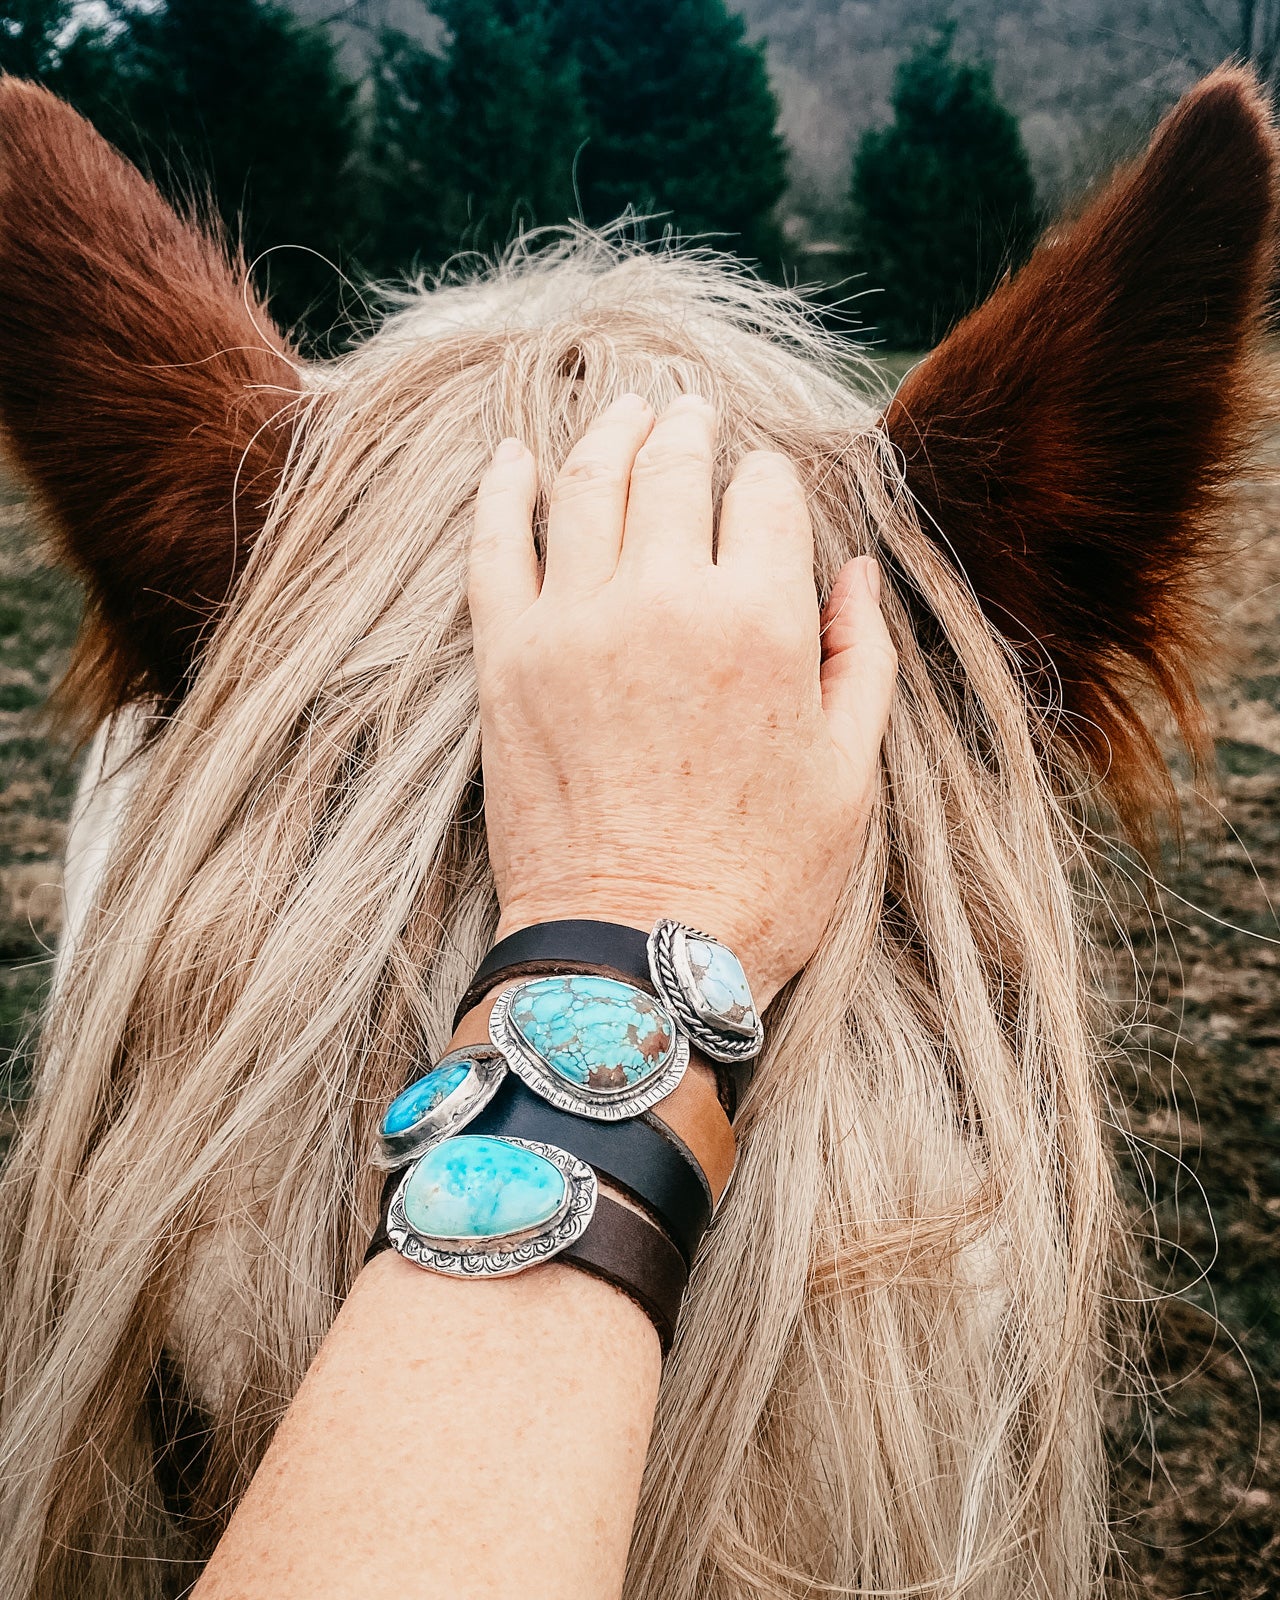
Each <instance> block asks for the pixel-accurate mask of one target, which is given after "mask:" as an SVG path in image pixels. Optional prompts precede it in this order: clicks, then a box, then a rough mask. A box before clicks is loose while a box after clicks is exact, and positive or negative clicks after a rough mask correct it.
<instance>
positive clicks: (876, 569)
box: [863, 556, 880, 605]
mask: <svg viewBox="0 0 1280 1600" xmlns="http://www.w3.org/2000/svg"><path fill="white" fill-rule="evenodd" d="M863 570H864V571H865V573H866V576H867V588H868V589H869V590H870V591H871V598H872V599H873V600H874V601H875V603H876V604H877V605H879V604H880V563H879V562H878V561H877V560H876V558H875V557H874V556H868V557H867V558H866V566H865V567H864V569H863Z"/></svg>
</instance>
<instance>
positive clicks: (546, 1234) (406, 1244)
mask: <svg viewBox="0 0 1280 1600" xmlns="http://www.w3.org/2000/svg"><path fill="white" fill-rule="evenodd" d="M463 1137H465V1135H463ZM485 1137H486V1138H498V1139H499V1142H500V1143H502V1144H512V1145H518V1146H519V1147H520V1148H521V1149H522V1150H531V1151H532V1152H533V1153H534V1154H535V1155H539V1156H543V1157H545V1159H546V1160H548V1161H550V1162H551V1163H552V1165H553V1166H555V1167H557V1168H558V1169H559V1170H560V1171H561V1172H562V1173H563V1174H564V1177H565V1180H566V1184H565V1203H564V1205H563V1207H562V1208H561V1210H560V1211H559V1213H558V1214H557V1215H556V1216H555V1217H553V1218H552V1219H551V1221H549V1222H545V1223H543V1224H542V1225H541V1226H540V1227H538V1228H531V1229H527V1230H524V1231H522V1232H520V1233H514V1234H504V1235H502V1236H501V1237H500V1238H497V1239H493V1240H487V1241H485V1242H484V1243H483V1244H473V1245H463V1244H462V1243H461V1242H460V1241H458V1240H451V1239H441V1238H433V1237H430V1236H427V1235H423V1234H420V1233H417V1232H415V1230H414V1229H413V1228H411V1227H410V1226H409V1219H408V1218H407V1217H406V1215H405V1209H404V1191H405V1186H406V1184H407V1183H408V1182H409V1179H410V1176H411V1175H412V1173H413V1166H412V1165H411V1166H410V1167H409V1169H408V1170H407V1171H406V1172H405V1175H404V1177H403V1178H402V1179H401V1180H400V1182H399V1184H398V1185H397V1186H396V1192H395V1195H394V1196H393V1197H392V1201H391V1206H390V1209H389V1211H388V1213H387V1237H388V1239H390V1241H391V1244H392V1248H393V1249H395V1250H397V1251H398V1252H399V1253H400V1254H401V1255H402V1256H404V1257H405V1259H406V1260H407V1261H412V1262H414V1263H415V1265H417V1266H419V1267H426V1268H427V1269H428V1270H429V1271H431V1272H443V1273H447V1274H448V1275H449V1276H450V1277H452V1278H507V1277H510V1276H511V1274H512V1273H515V1272H523V1271H524V1270H525V1269H526V1268H527V1267H533V1266H537V1264H538V1263H539V1262H540V1261H549V1260H550V1259H551V1258H552V1256H556V1255H559V1253H560V1251H561V1250H564V1249H566V1248H567V1247H568V1246H569V1245H571V1244H572V1243H573V1242H574V1240H575V1239H580V1238H581V1237H582V1235H583V1234H584V1233H585V1232H586V1231H587V1226H588V1224H589V1223H590V1221H591V1218H592V1217H593V1216H594V1215H595V1209H596V1199H597V1196H598V1195H599V1192H600V1190H599V1185H598V1183H597V1182H596V1175H595V1173H594V1172H593V1171H592V1170H591V1168H590V1167H589V1166H588V1165H587V1164H586V1162H585V1161H580V1160H579V1159H578V1157H577V1156H574V1155H570V1154H569V1152H568V1151H567V1150H561V1149H560V1147H559V1146H558V1145H553V1144H540V1143H538V1142H537V1141H536V1140H533V1139H509V1138H506V1137H505V1136H501V1135H495V1134H487V1135H486V1136H485Z"/></svg>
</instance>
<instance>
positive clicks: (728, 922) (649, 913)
mask: <svg viewBox="0 0 1280 1600" xmlns="http://www.w3.org/2000/svg"><path fill="white" fill-rule="evenodd" d="M663 917H674V918H676V919H677V920H678V921H680V922H684V923H686V924H687V925H688V926H689V927H692V928H698V929H699V930H700V931H701V932H703V933H705V934H709V935H710V936H711V937H712V938H713V939H717V940H719V941H720V942H721V943H722V944H724V945H726V946H727V947H728V948H729V949H730V950H732V951H733V953H734V955H735V956H737V958H738V960H739V961H740V962H741V963H742V968H743V971H744V972H745V973H746V975H747V982H748V984H749V985H750V987H751V993H752V996H753V998H754V1000H755V1003H756V1007H757V1010H758V1011H759V1012H761V1013H762V1012H763V1011H764V1009H765V1007H766V1006H767V1005H768V1004H769V1002H770V1001H771V1000H772V999H773V997H774V995H776V994H777V992H778V990H779V989H781V988H782V986H783V984H785V983H786V982H787V981H788V980H789V979H790V978H791V977H793V976H794V973H793V972H791V971H781V970H780V969H779V964H778V962H777V960H776V958H775V956H774V954H773V952H772V951H771V950H770V949H769V948H768V945H767V942H766V941H765V940H764V939H763V938H762V937H761V934H760V932H759V931H758V919H756V918H752V917H747V916H744V915H743V914H741V913H739V912H734V911H732V910H730V909H729V908H728V907H727V906H725V905H723V904H717V903H715V902H713V901H711V900H710V899H708V898H707V897H705V896H700V895H697V894H694V893H693V892H691V891H688V890H680V889H673V890H671V891H670V892H669V893H668V892H660V891H657V890H655V889H654V888H653V887H652V886H651V885H648V884H646V885H643V886H642V885H636V886H635V887H634V888H630V889H626V888H610V889H608V890H603V889H595V888H592V889H589V890H583V891H582V892H580V893H577V894H565V895H549V896H545V897H526V898H521V899H513V900H510V901H504V903H503V906H502V911H501V915H500V916H499V919H498V927H497V931H496V932H495V934H494V943H495V944H496V943H497V942H498V941H499V940H501V939H505V938H506V937H507V936H508V935H509V934H513V933H518V932H519V931H520V930H521V929H522V928H529V927H533V926H534V925H535V924H537V923H540V922H557V921H562V920H565V919H573V918H585V919H586V920H588V921H593V922H617V923H621V924H622V925H623V926H625V927H629V928H635V929H636V930H637V931H638V932H640V933H644V934H647V933H649V931H650V930H651V929H652V928H653V926H654V924H655V923H656V922H658V921H659V920H660V919H661V918H663Z"/></svg>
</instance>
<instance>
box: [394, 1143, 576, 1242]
mask: <svg viewBox="0 0 1280 1600" xmlns="http://www.w3.org/2000/svg"><path fill="white" fill-rule="evenodd" d="M568 1196H569V1184H568V1179H567V1178H566V1177H565V1175H564V1173H562V1172H561V1171H560V1169H559V1167H557V1166H556V1165H555V1164H554V1162H551V1161H548V1160H547V1158H546V1157H545V1156H540V1155H538V1154H537V1153H536V1152H535V1151H533V1150H525V1149H523V1148H522V1147H521V1146H520V1145H518V1144H512V1143H510V1142H509V1141H508V1140H506V1139H491V1138H489V1137H487V1136H486V1135H484V1134H472V1133H464V1134H459V1135H458V1137H457V1138H455V1139H446V1140H445V1141H444V1142H443V1144H438V1145H436V1146H435V1148H434V1149H432V1150H428V1151H427V1153H426V1155H424V1156H422V1157H420V1158H419V1160H418V1161H417V1162H416V1163H415V1165H414V1166H413V1167H412V1169H411V1170H410V1173H409V1177H408V1179H407V1181H406V1183H405V1187H404V1214H405V1219H406V1221H407V1222H408V1224H409V1226H410V1227H411V1228H412V1229H413V1231H414V1232H415V1233H417V1234H422V1235H424V1236H425V1237H427V1238H429V1239H449V1240H457V1241H458V1242H459V1243H460V1244H471V1245H475V1244H480V1243H483V1242H484V1241H485V1240H491V1239H501V1238H503V1237H504V1236H505V1235H507V1234H512V1233H520V1232H524V1231H526V1230H528V1229H536V1228H541V1227H544V1226H545V1225H546V1224H547V1223H549V1222H551V1221H553V1220H554V1219H555V1218H556V1217H557V1216H559V1215H560V1213H561V1212H562V1211H563V1210H564V1208H565V1205H566V1203H567V1200H568Z"/></svg>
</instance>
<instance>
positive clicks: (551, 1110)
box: [467, 1075, 713, 1266]
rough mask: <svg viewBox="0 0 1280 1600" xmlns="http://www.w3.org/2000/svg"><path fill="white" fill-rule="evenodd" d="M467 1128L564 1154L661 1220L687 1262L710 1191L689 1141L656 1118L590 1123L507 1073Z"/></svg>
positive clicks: (708, 1208) (702, 1228) (706, 1217)
mask: <svg viewBox="0 0 1280 1600" xmlns="http://www.w3.org/2000/svg"><path fill="white" fill-rule="evenodd" d="M467 1132H468V1133H479V1134H488V1135H490V1136H491V1137H493V1138H497V1139H522V1140H525V1141H526V1142H531V1143H535V1144H546V1145H554V1146H555V1147H557V1148H558V1149H561V1150H566V1151H568V1152H569V1154H570V1155H573V1156H576V1157H577V1158H578V1159H579V1160H580V1161H585V1162H586V1163H587V1165H588V1166H590V1167H592V1168H594V1169H595V1171H596V1172H598V1173H599V1174H600V1175H601V1176H602V1177H605V1178H611V1179H612V1180H613V1182H614V1183H616V1184H617V1186H618V1187H619V1188H620V1189H622V1190H624V1191H625V1192H626V1193H627V1194H628V1195H630V1196H631V1198H632V1199H633V1200H635V1201H637V1202H638V1203H639V1204H640V1205H642V1206H643V1207H644V1208H645V1210H646V1211H648V1212H649V1213H650V1214H651V1215H652V1216H653V1217H654V1218H655V1219H656V1220H657V1221H658V1222H659V1223H661V1224H662V1227H663V1228H664V1229H665V1231H666V1233H667V1236H668V1237H669V1238H670V1239H671V1240H672V1242H673V1243H674V1244H675V1245H676V1246H677V1247H678V1249H679V1251H680V1254H681V1255H682V1256H683V1257H684V1261H685V1265H686V1266H688V1265H690V1264H691V1263H692V1261H693V1257H694V1253H695V1251H696V1250H697V1248H698V1246H699V1244H700V1243H701V1242H702V1236H703V1234H704V1233H705V1232H706V1231H707V1228H708V1226H709V1225H710V1222H711V1214H712V1210H713V1199H712V1192H711V1188H710V1185H709V1184H708V1182H707V1178H706V1176H705V1174H704V1173H703V1171H702V1168H701V1167H700V1166H699V1165H698V1163H697V1161H696V1160H695V1159H694V1157H693V1155H692V1153H691V1152H690V1151H689V1149H688V1148H687V1146H686V1145H685V1144H684V1143H683V1142H682V1141H680V1140H679V1139H678V1138H677V1137H676V1136H675V1135H674V1134H673V1133H672V1132H671V1130H670V1129H669V1128H668V1127H666V1126H665V1125H664V1124H662V1123H661V1122H659V1121H658V1119H657V1118H656V1117H653V1116H652V1115H649V1116H644V1117H635V1118H633V1119H631V1120H630V1121H628V1122H588V1121H586V1120H584V1119H583V1118H582V1117H575V1116H573V1115H572V1114H571V1113H570V1112H567V1111H559V1110H557V1109H556V1107H555V1106H552V1105H548V1104H547V1102H546V1101H545V1100H542V1099H539V1097H538V1096H537V1095H536V1094H534V1093H533V1092H532V1091H531V1090H530V1089H529V1088H527V1087H526V1085H525V1084H523V1083H522V1082H521V1081H520V1079H519V1078H517V1077H515V1076H514V1075H508V1077H507V1078H506V1079H505V1081H504V1082H503V1085H502V1087H501V1088H500V1089H499V1090H498V1092H497V1094H496V1095H494V1097H493V1099H492V1100H491V1101H490V1102H489V1104H488V1105H487V1106H486V1107H485V1108H484V1110H483V1111H481V1112H480V1113H479V1115H478V1116H477V1117H476V1118H475V1120H474V1121H473V1122H470V1123H468V1125H467Z"/></svg>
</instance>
